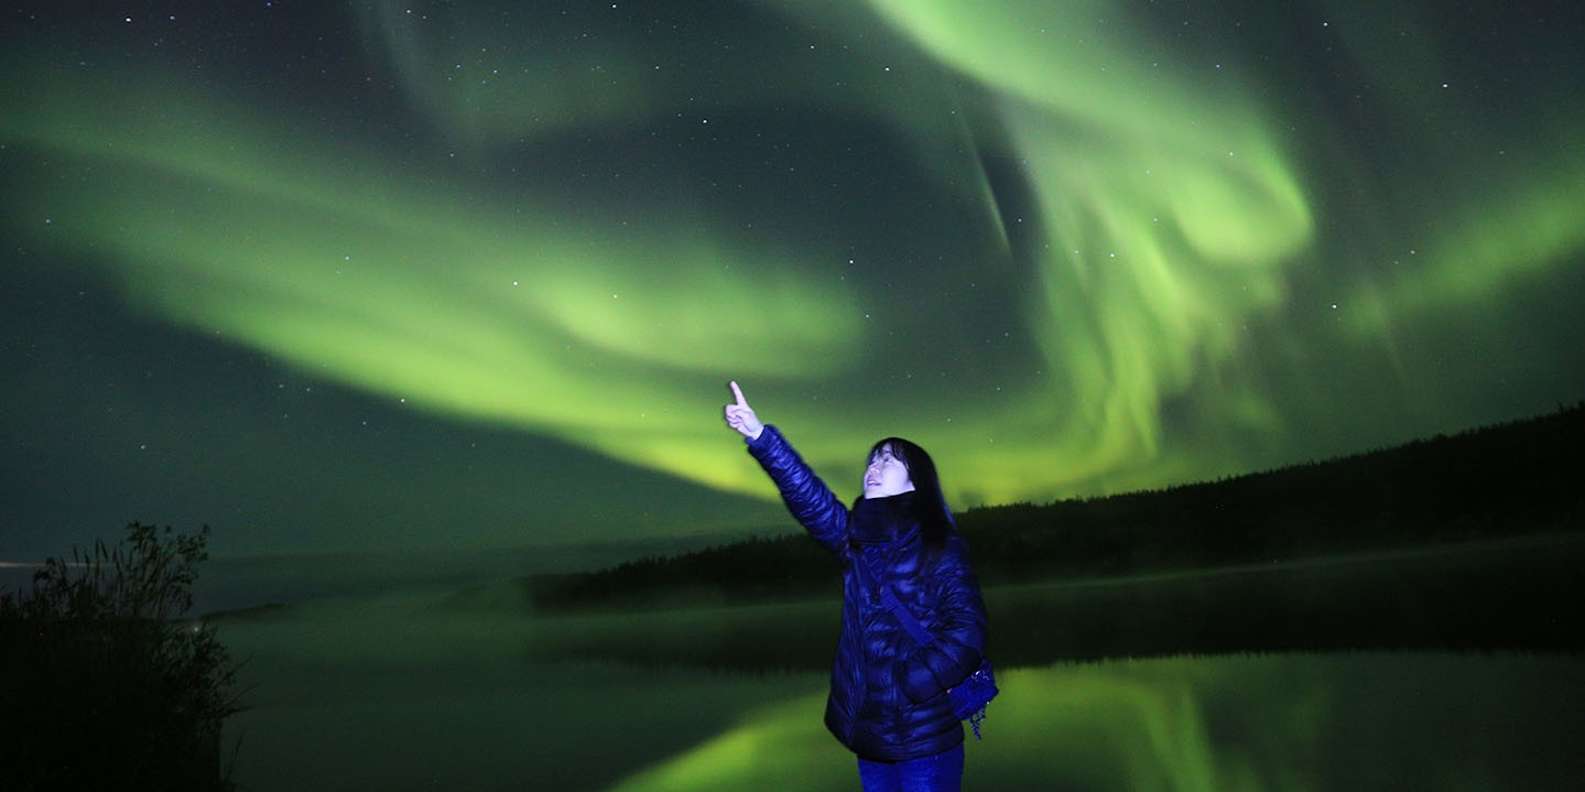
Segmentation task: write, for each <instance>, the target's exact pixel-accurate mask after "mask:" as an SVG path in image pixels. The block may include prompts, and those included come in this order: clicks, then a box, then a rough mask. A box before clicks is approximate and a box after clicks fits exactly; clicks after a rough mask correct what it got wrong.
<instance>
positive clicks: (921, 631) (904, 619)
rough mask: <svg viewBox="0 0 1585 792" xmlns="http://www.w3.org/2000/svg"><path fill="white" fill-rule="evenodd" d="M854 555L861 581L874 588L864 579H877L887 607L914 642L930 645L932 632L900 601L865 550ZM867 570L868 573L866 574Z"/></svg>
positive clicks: (876, 583)
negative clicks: (926, 629) (870, 560)
mask: <svg viewBox="0 0 1585 792" xmlns="http://www.w3.org/2000/svg"><path fill="white" fill-rule="evenodd" d="M853 556H854V560H853V562H854V564H856V566H855V567H854V570H855V571H856V572H858V573H859V578H860V583H861V584H863V585H864V586H865V588H866V589H868V588H872V586H871V585H869V584H868V583H864V581H863V578H865V577H870V578H872V579H873V580H874V581H875V585H877V586H879V587H880V590H881V599H882V600H884V601H885V603H886V607H888V608H890V609H891V611H892V615H894V616H896V617H897V621H898V623H900V624H902V626H903V629H904V630H907V631H908V634H909V635H910V636H913V639H914V643H916V644H919V645H920V646H929V645H930V633H927V632H925V628H924V627H923V626H921V625H920V624H919V620H918V619H915V618H914V615H913V614H912V613H909V612H908V608H907V607H906V606H904V605H903V604H902V602H900V601H898V599H897V595H896V594H895V593H893V592H892V587H891V586H889V585H887V584H886V583H885V582H884V581H883V580H882V579H881V576H880V575H879V574H876V572H875V568H874V567H872V566H870V562H869V559H868V558H867V557H866V556H865V555H864V551H863V550H855V551H854V552H853ZM866 572H867V573H868V575H866V574H864V573H866Z"/></svg>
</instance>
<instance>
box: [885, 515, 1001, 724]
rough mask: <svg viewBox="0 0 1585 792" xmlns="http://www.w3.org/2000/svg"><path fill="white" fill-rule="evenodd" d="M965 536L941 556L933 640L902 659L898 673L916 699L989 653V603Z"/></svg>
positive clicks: (960, 676) (959, 676) (954, 680)
mask: <svg viewBox="0 0 1585 792" xmlns="http://www.w3.org/2000/svg"><path fill="white" fill-rule="evenodd" d="M961 541H962V540H961V539H954V542H953V545H955V546H953V545H949V546H948V548H947V555H946V556H945V557H943V558H942V559H941V565H942V566H941V571H940V572H939V573H938V574H939V575H940V576H941V577H940V580H941V584H940V585H941V598H942V601H941V605H940V606H939V607H938V608H937V609H936V622H935V624H933V625H931V627H930V628H929V633H930V637H931V639H932V640H931V642H930V644H929V645H928V646H919V647H915V648H914V650H913V651H911V652H909V653H908V654H907V655H905V656H904V657H903V658H902V659H901V660H899V661H897V668H896V669H895V671H894V673H895V674H896V676H897V680H898V682H899V683H900V684H901V685H902V689H903V692H904V693H905V694H907V696H908V698H909V699H910V700H912V701H913V702H914V703H916V704H918V703H920V702H923V701H926V700H928V699H930V698H931V697H933V696H936V695H938V694H940V693H941V692H942V691H945V690H947V689H949V688H952V687H954V686H956V685H958V684H960V683H961V682H963V680H965V679H967V678H968V676H969V674H972V673H974V671H975V669H977V668H979V667H980V660H981V658H983V657H984V654H985V632H986V629H985V628H986V623H985V622H986V620H985V604H984V602H983V601H982V600H981V598H980V585H979V581H977V580H976V579H975V577H974V572H973V570H971V569H970V568H969V563H968V559H967V556H966V554H965V552H964V549H963V547H962V544H961Z"/></svg>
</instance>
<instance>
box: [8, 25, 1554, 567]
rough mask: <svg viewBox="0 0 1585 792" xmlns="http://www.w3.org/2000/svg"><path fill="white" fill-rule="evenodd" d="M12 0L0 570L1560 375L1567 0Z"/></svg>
mask: <svg viewBox="0 0 1585 792" xmlns="http://www.w3.org/2000/svg"><path fill="white" fill-rule="evenodd" d="M1279 5H1280V7H1269V6H1270V4H1261V3H1255V2H1243V3H1226V4H1205V5H1201V4H1195V5H1193V6H1188V5H1184V4H1178V3H1168V4H1161V3H1127V4H1111V3H1101V2H1070V3H1045V2H1034V1H1033V0H1017V1H1014V2H1005V3H997V4H971V3H965V2H945V1H944V0H869V2H824V1H822V2H795V1H794V0H780V1H773V0H749V1H745V2H735V3H720V4H710V5H709V7H708V10H704V7H703V6H700V5H698V4H693V3H669V2H667V3H638V2H617V3H610V2H601V3H539V4H517V3H444V2H398V3H385V2H355V3H346V4H313V3H289V2H276V3H267V2H256V3H246V4H225V5H224V7H223V8H222V7H216V6H214V5H213V4H196V3H133V4H129V5H127V6H125V7H119V6H118V7H116V8H114V9H110V10H107V9H108V7H107V6H104V5H103V4H82V5H81V6H76V7H73V6H71V5H60V4H53V3H51V4H45V3H35V4H30V5H24V6H23V7H20V8H16V7H13V8H9V9H7V10H6V11H5V16H4V22H3V24H4V31H5V32H4V37H5V42H6V46H5V48H4V52H3V54H0V68H3V69H4V70H5V75H6V79H5V81H4V83H3V87H0V173H3V174H4V179H3V185H4V186H3V199H0V200H3V201H4V203H5V215H4V220H3V228H4V232H3V233H4V240H5V245H4V248H3V250H4V258H3V260H0V267H3V272H4V274H5V281H6V285H7V288H6V292H5V305H6V310H5V312H4V316H5V320H4V324H3V326H0V328H3V335H0V338H3V345H0V354H3V355H4V358H3V362H4V370H5V372H6V378H7V382H8V385H9V387H8V388H7V390H8V396H7V400H6V408H5V410H4V411H3V414H0V438H3V439H4V442H5V444H6V449H7V451H6V455H7V461H6V465H5V468H4V469H5V474H4V476H3V478H0V499H3V500H4V502H5V503H7V504H8V505H10V506H11V509H10V510H9V512H10V513H9V517H10V519H9V520H8V521H7V525H6V527H5V528H3V529H0V560H6V559H10V558H13V557H21V558H31V557H36V556H39V555H43V554H46V553H57V552H60V551H61V550H62V549H64V548H63V544H65V543H69V542H74V541H75V542H82V541H86V540H88V539H90V538H91V537H93V536H109V535H111V534H113V532H114V531H116V530H118V529H119V527H120V526H121V525H122V524H123V523H124V522H126V521H128V520H132V519H143V520H147V521H158V522H161V523H165V522H173V523H177V524H179V525H191V524H196V523H199V522H208V523H210V524H211V525H213V526H215V529H216V531H215V537H214V540H213V542H214V548H215V550H216V552H217V553H221V554H224V553H253V552H287V551H300V550H349V549H359V548H366V547H369V546H371V545H379V546H382V547H397V548H409V549H419V548H436V547H446V546H459V545H461V546H469V547H483V546H499V545H531V544H540V543H544V544H557V543H568V542H578V541H589V540H623V539H633V538H639V537H666V536H681V535H685V534H691V533H696V532H700V531H723V532H730V531H736V530H741V531H744V532H747V531H748V530H760V529H764V528H766V527H767V526H778V525H782V524H784V523H785V522H786V518H785V514H784V512H783V511H782V507H781V505H780V503H779V501H777V500H775V492H774V490H773V489H772V487H771V485H770V484H769V483H768V482H767V481H765V479H764V476H763V474H762V473H761V472H760V471H759V470H758V468H757V467H756V466H755V464H754V462H753V461H752V459H750V458H749V457H748V456H747V455H746V454H744V453H743V452H742V448H741V441H740V440H739V439H738V438H737V437H736V436H735V435H734V434H733V433H732V432H730V431H729V430H727V429H726V428H725V427H724V426H723V425H722V423H721V420H720V407H721V405H722V404H724V403H725V402H726V401H727V400H728V398H729V394H728V392H727V389H726V382H727V380H728V379H736V380H737V381H738V382H739V383H741V384H742V386H743V388H744V391H745V393H746V395H747V397H748V399H749V401H750V403H751V404H752V405H753V406H754V407H755V408H756V409H757V410H758V411H759V414H760V416H761V418H763V419H764V420H765V421H767V422H771V423H775V424H777V425H778V426H780V427H782V428H783V429H784V430H785V431H786V433H787V435H788V437H789V438H790V439H791V440H792V441H793V442H794V443H795V444H796V445H797V447H798V448H799V450H800V451H801V452H802V453H803V454H804V456H805V457H806V458H808V459H809V460H810V461H811V462H812V463H813V464H814V465H815V467H816V469H817V470H819V471H820V472H821V473H822V475H824V477H825V478H826V480H827V481H828V482H830V483H831V484H832V485H833V487H834V488H835V489H836V490H837V492H838V494H839V495H841V496H842V497H844V498H850V497H852V496H853V495H854V494H856V492H857V491H858V484H859V475H860V463H861V461H862V459H861V455H862V454H863V452H864V450H865V449H866V448H867V447H868V445H869V443H870V442H872V441H873V440H874V439H876V438H879V437H882V436H886V435H892V434H896V435H902V436H905V437H909V438H911V439H913V440H915V441H916V442H918V443H920V444H921V445H922V446H924V447H925V448H927V449H929V450H930V451H931V453H932V455H933V456H934V457H935V459H936V461H937V463H938V464H939V465H940V467H941V472H942V477H943V482H944V484H945V485H946V487H947V495H948V497H949V498H950V499H952V502H953V505H954V506H956V507H958V508H964V507H968V506H973V505H980V504H995V503H1004V502H1010V501H1015V500H1032V501H1042V502H1043V501H1049V500H1052V499H1054V498H1059V497H1067V496H1074V495H1090V494H1098V493H1106V492H1116V491H1122V490H1126V489H1131V488H1136V487H1155V486H1163V485H1168V484H1173V483H1179V482H1185V481H1191V480H1198V479H1205V478H1212V477H1217V476H1223V475H1229V474H1236V473H1241V472H1246V471H1250V470H1256V469H1262V468H1268V467H1273V466H1277V465H1282V464H1289V463H1294V462H1302V461H1306V460H1309V459H1315V458H1321V457H1325V456H1331V455H1336V454H1342V453H1350V452H1354V451H1359V450H1364V449H1367V448H1372V447H1379V446H1383V445H1389V444H1393V443H1398V442H1402V441H1405V440H1409V439H1412V438H1415V437H1420V436H1425V435H1429V434H1433V433H1436V432H1451V431H1457V430H1460V429H1464V428H1468V427H1472V426H1476V425H1480V424H1485V423H1491V422H1495V421H1501V420H1507V419H1511V418H1517V417H1523V416H1527V415H1532V414H1536V413H1539V412H1545V411H1548V410H1551V409H1552V408H1553V407H1554V406H1555V405H1556V404H1558V403H1572V402H1574V401H1577V400H1579V399H1580V398H1582V397H1585V365H1582V364H1585V353H1582V352H1581V349H1582V345H1581V344H1580V343H1579V340H1578V339H1579V338H1580V336H1581V334H1582V331H1585V318H1582V316H1581V314H1580V312H1579V311H1578V310H1577V306H1578V305H1579V304H1580V302H1581V298H1582V297H1585V268H1582V266H1581V265H1582V263H1585V200H1581V199H1580V197H1579V196H1580V195H1581V194H1585V103H1582V101H1581V89H1580V85H1581V84H1582V82H1581V80H1580V79H1579V75H1581V74H1582V73H1585V69H1582V66H1585V63H1582V61H1585V53H1582V51H1581V50H1580V48H1579V47H1578V46H1577V45H1576V42H1577V40H1578V38H1579V36H1580V34H1581V33H1585V18H1582V12H1581V11H1580V10H1579V9H1577V8H1576V7H1574V6H1571V5H1564V4H1557V5H1556V6H1548V7H1541V6H1530V7H1528V8H1527V9H1524V10H1514V9H1512V8H1509V7H1506V6H1501V5H1499V4H1495V3H1490V4H1486V5H1485V6H1462V7H1460V9H1459V10H1458V12H1457V14H1455V15H1450V12H1448V11H1446V10H1444V9H1443V8H1442V7H1441V6H1439V5H1437V4H1414V5H1402V6H1400V5H1399V4H1392V6H1393V7H1390V8H1378V7H1377V6H1378V5H1380V4H1370V3H1358V2H1356V3H1333V2H1310V3H1300V4H1279Z"/></svg>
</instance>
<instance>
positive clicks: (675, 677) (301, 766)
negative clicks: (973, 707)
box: [222, 592, 1585, 792]
mask: <svg viewBox="0 0 1585 792" xmlns="http://www.w3.org/2000/svg"><path fill="white" fill-rule="evenodd" d="M443 602H444V598H443V597H442V596H441V595H440V593H438V592H409V593H407V594H403V595H400V596H387V597H381V598H359V599H344V600H331V601H325V602H320V603H314V604H308V605H304V606H297V607H293V608H288V609H284V610H282V611H277V612H271V613H268V614H265V615H262V616H259V617H256V618H253V619H250V620H237V621H232V622H228V623H227V624H226V625H225V626H224V627H223V628H222V637H223V638H224V639H225V640H226V641H227V642H228V643H229V644H230V645H231V646H232V647H233V649H234V650H236V651H237V652H239V654H241V655H243V656H251V657H252V661H251V663H250V664H249V666H248V667H247V669H246V670H245V676H247V677H248V681H249V682H250V683H252V684H255V685H257V687H256V689H255V693H254V694H253V696H252V703H253V704H254V707H255V709H253V710H251V711H249V712H247V713H244V714H242V715H240V716H237V717H236V718H235V719H233V721H232V723H230V724H229V725H228V731H227V741H228V742H227V744H228V745H229V744H230V741H231V740H232V739H234V738H235V736H236V735H238V734H241V735H243V736H244V740H243V744H242V748H241V751H240V754H239V766H238V770H237V780H239V781H241V782H242V783H243V784H245V785H247V786H248V787H249V788H251V789H258V790H271V789H294V790H295V789H304V788H313V789H367V788H380V789H393V790H399V789H419V788H425V789H430V788H436V787H441V788H453V789H497V788H508V787H510V788H556V789H569V790H605V789H611V790H625V791H628V792H638V791H642V792H649V791H651V790H683V789H687V790H711V789H720V790H728V789H731V790H741V789H799V790H826V789H830V790H838V789H842V790H851V789H853V788H855V785H856V772H855V770H854V767H853V759H852V756H851V755H850V754H848V753H847V752H846V751H845V750H844V749H843V748H842V747H841V746H840V745H838V744H837V742H836V741H835V740H834V739H833V738H832V737H830V735H828V734H827V733H826V732H825V730H824V727H823V726H822V725H821V711H822V707H823V702H824V695H825V684H826V679H825V674H824V673H823V672H821V671H793V672H785V673H783V672H761V673H744V672H710V671H704V670H698V669H689V668H663V667H655V666H648V667H643V666H634V665H626V664H621V663H613V662H603V661H570V660H569V661H559V662H551V661H541V660H531V659H525V658H526V654H525V647H529V646H533V645H536V644H542V643H545V642H549V641H556V640H561V639H565V638H567V637H568V636H569V635H574V633H577V631H569V630H568V627H567V625H566V623H564V622H561V623H558V624H554V625H552V624H548V623H546V622H543V621H536V620H533V619H530V618H527V617H525V616H524V615H523V614H521V613H520V612H512V611H505V610H503V611H494V612H490V611H474V612H467V613H459V612H458V611H457V610H456V609H455V608H449V607H444V606H443ZM669 619H670V620H671V621H669V622H668V623H669V624H670V625H672V626H673V627H678V628H679V629H680V628H681V627H682V626H684V625H686V624H687V623H688V618H687V616H686V614H673V615H672V616H671V617H669ZM601 621H602V620H596V619H591V620H587V621H585V622H584V623H583V624H582V626H581V628H580V629H581V630H582V632H581V633H577V634H578V635H581V636H582V638H581V640H589V639H590V636H591V635H592V633H594V632H596V631H598V630H599V629H600V628H601ZM626 621H627V620H616V619H608V620H604V623H605V625H606V626H607V627H608V628H611V627H614V625H617V624H620V623H625V622H626ZM575 637H576V636H575ZM639 640H642V638H640V639H639ZM810 640H811V641H819V642H822V644H823V646H824V647H825V648H824V649H822V651H828V650H829V645H830V644H829V642H825V641H824V637H823V636H819V637H811V638H810ZM1001 678H1002V687H1003V694H1002V696H1001V697H1000V698H998V699H997V701H996V702H995V703H994V705H993V706H992V708H991V710H990V718H989V720H987V721H986V724H985V728H986V736H985V740H984V742H980V743H974V742H973V741H972V740H971V741H970V744H969V749H968V750H969V753H968V770H967V775H966V780H967V783H968V784H969V788H976V789H997V790H1024V789H1028V790H1034V789H1040V790H1049V789H1095V790H1111V789H1119V790H1121V789H1130V790H1151V789H1158V790H1266V789H1282V790H1326V789H1350V790H1352V789H1360V788H1365V789H1387V788H1393V789H1398V788H1416V789H1432V788H1435V789H1443V788H1498V789H1505V788H1511V789H1562V788H1569V787H1570V786H1572V784H1568V785H1565V780H1570V781H1571V780H1572V779H1576V778H1579V777H1581V774H1582V773H1585V762H1582V760H1581V758H1580V757H1579V755H1578V751H1577V748H1578V746H1579V745H1581V744H1582V742H1581V737H1582V736H1585V728H1582V726H1585V707H1582V706H1581V705H1582V704H1585V661H1582V660H1580V659H1579V658H1577V657H1568V656H1521V655H1512V654H1509V655H1475V654H1468V655H1456V654H1446V653H1441V654H1437V653H1418V652H1417V653H1329V654H1279V655H1241V656H1205V657H1178V658H1166V659H1154V660H1133V661H1107V662H1100V663H1084V664H1055V665H1045V666H1039V667H1026V668H1009V669H1006V670H1005V671H1004V672H1002V674H1001Z"/></svg>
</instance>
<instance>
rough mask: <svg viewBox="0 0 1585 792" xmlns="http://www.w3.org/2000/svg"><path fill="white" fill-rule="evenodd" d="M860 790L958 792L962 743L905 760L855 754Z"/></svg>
mask: <svg viewBox="0 0 1585 792" xmlns="http://www.w3.org/2000/svg"><path fill="white" fill-rule="evenodd" d="M859 780H860V781H862V782H864V792H958V790H959V788H960V787H961V785H962V783H963V745H962V744H961V743H960V744H959V745H958V747H956V748H952V749H950V750H946V751H942V752H941V753H938V754H936V755H935V756H922V757H920V758H918V759H909V760H908V761H906V762H871V761H870V760H868V759H865V758H863V757H859Z"/></svg>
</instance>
